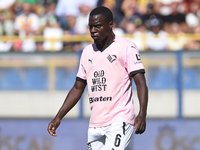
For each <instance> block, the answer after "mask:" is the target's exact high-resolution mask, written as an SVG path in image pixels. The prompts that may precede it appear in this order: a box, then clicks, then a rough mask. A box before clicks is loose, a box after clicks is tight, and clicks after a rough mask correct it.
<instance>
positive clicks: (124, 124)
mask: <svg viewBox="0 0 200 150" xmlns="http://www.w3.org/2000/svg"><path fill="white" fill-rule="evenodd" d="M125 126H126V123H125V122H123V127H122V128H123V134H124V135H125V131H126V129H125Z"/></svg>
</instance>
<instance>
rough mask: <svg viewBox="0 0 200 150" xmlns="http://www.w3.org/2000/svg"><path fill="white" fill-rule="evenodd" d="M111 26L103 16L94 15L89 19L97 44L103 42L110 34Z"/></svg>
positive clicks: (92, 35) (90, 28)
mask: <svg viewBox="0 0 200 150" xmlns="http://www.w3.org/2000/svg"><path fill="white" fill-rule="evenodd" d="M110 28H111V26H110V24H109V23H108V22H106V21H105V20H104V18H103V16H102V15H93V16H90V18H89V30H90V34H91V37H92V38H93V39H94V42H95V43H99V42H101V41H103V40H104V39H105V38H106V37H108V36H109V34H110Z"/></svg>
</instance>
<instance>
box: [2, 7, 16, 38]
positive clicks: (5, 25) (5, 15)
mask: <svg viewBox="0 0 200 150" xmlns="http://www.w3.org/2000/svg"><path fill="white" fill-rule="evenodd" d="M13 23H14V21H13V19H12V17H11V14H10V12H9V11H6V10H0V35H14V26H13Z"/></svg>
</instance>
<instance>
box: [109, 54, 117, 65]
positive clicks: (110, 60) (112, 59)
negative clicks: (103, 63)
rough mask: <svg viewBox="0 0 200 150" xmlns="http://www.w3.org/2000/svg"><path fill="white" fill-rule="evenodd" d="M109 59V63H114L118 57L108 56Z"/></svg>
mask: <svg viewBox="0 0 200 150" xmlns="http://www.w3.org/2000/svg"><path fill="white" fill-rule="evenodd" d="M107 59H108V60H109V62H111V63H112V62H113V61H115V60H116V59H117V56H116V55H108V57H107Z"/></svg>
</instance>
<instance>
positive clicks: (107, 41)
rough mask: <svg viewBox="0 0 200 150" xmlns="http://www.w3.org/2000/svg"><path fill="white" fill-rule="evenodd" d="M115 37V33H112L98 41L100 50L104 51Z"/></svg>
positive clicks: (97, 45) (97, 44)
mask: <svg viewBox="0 0 200 150" xmlns="http://www.w3.org/2000/svg"><path fill="white" fill-rule="evenodd" d="M114 39H115V35H114V34H112V35H111V36H109V37H108V38H105V39H104V40H103V41H101V42H99V43H96V47H97V48H98V49H99V50H100V51H103V50H104V49H106V48H107V47H108V46H109V45H110V44H111V43H112V42H113V41H114Z"/></svg>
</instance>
